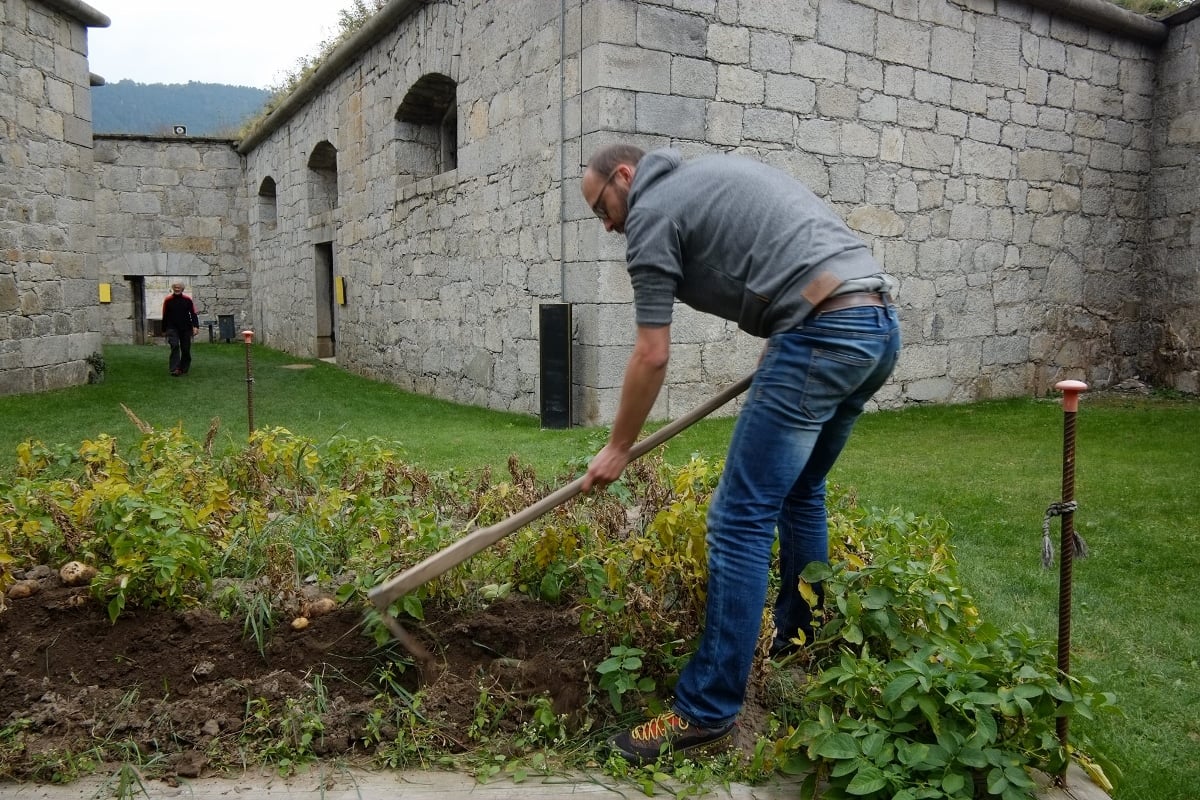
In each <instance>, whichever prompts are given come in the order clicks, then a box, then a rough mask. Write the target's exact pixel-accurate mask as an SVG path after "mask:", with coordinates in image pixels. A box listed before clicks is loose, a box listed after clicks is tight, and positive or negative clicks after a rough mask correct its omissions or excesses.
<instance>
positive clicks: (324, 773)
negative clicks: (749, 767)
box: [0, 766, 1108, 800]
mask: <svg viewBox="0 0 1200 800" xmlns="http://www.w3.org/2000/svg"><path fill="white" fill-rule="evenodd" d="M115 789H116V786H115V784H114V782H113V781H112V779H102V778H97V777H90V778H85V779H83V780H80V781H76V782H75V783H72V784H69V785H67V786H47V785H41V784H20V783H4V782H0V798H3V799H4V800H106V798H110V797H114V796H115V794H116V791H115ZM798 789H799V783H798V782H797V781H791V780H787V781H782V780H781V781H778V782H775V783H772V784H770V785H767V786H743V785H740V784H734V785H732V786H730V787H729V789H728V791H726V790H724V789H718V790H715V791H713V792H710V793H708V794H706V795H703V796H702V800H703V798H726V800H785V798H786V800H795V798H796V797H797V796H798ZM658 796H660V797H670V796H671V795H670V792H669V791H667V790H666V789H665V788H664V789H663V791H661V792H660V793H659V794H658ZM139 797H144V798H145V800H175V798H179V799H180V800H457V799H458V798H464V799H465V798H471V800H543V799H544V800H550V798H558V797H570V798H587V797H596V798H600V797H604V798H629V800H633V799H634V798H640V797H645V795H644V794H643V793H642V791H641V789H640V788H639V787H636V786H631V785H628V784H625V785H618V784H616V783H613V782H612V781H611V780H610V779H608V778H605V777H603V776H596V777H589V776H584V775H573V776H567V775H564V776H561V777H552V778H530V779H528V780H526V781H524V782H522V783H513V782H512V781H509V780H495V781H492V782H491V783H486V784H480V783H477V782H476V781H475V779H474V778H472V777H471V776H470V775H463V774H461V773H456V772H421V771H403V772H392V771H384V772H366V771H363V770H357V769H353V770H347V769H335V768H332V767H329V766H326V767H324V768H315V769H313V770H311V771H309V772H307V773H305V774H304V775H301V776H297V777H292V778H280V777H279V776H277V775H264V774H257V773H246V774H244V775H241V776H239V777H236V778H202V779H199V780H192V781H184V782H181V783H180V784H179V785H178V786H168V785H167V784H164V783H161V782H159V781H148V782H147V783H146V784H145V794H144V795H143V794H142V792H141V791H137V790H136V787H135V791H134V792H133V793H132V794H130V795H129V798H130V800H137V798H139ZM1038 797H1039V800H1108V795H1106V794H1105V793H1104V792H1102V791H1101V790H1100V789H1098V788H1097V787H1096V786H1095V785H1094V784H1092V783H1091V782H1090V781H1089V780H1088V778H1087V775H1086V774H1085V773H1084V772H1083V771H1082V770H1079V769H1076V768H1072V770H1071V773H1070V774H1069V775H1068V789H1066V790H1063V789H1056V788H1053V787H1051V786H1049V782H1048V781H1045V782H1044V785H1043V788H1042V790H1041V791H1040V792H1039V793H1038Z"/></svg>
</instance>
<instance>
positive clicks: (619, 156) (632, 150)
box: [587, 144, 646, 175]
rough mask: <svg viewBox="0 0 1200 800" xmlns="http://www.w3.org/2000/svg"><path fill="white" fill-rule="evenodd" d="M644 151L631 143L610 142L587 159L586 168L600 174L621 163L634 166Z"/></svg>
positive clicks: (606, 172) (604, 173)
mask: <svg viewBox="0 0 1200 800" xmlns="http://www.w3.org/2000/svg"><path fill="white" fill-rule="evenodd" d="M644 155H646V151H645V150H643V149H642V148H640V147H638V146H637V145H632V144H610V145H605V146H604V147H601V148H600V149H599V150H597V151H596V152H595V153H592V157H591V158H589V159H588V163H587V168H588V169H590V170H592V171H593V172H596V173H598V174H600V175H608V174H609V173H611V172H612V171H613V170H614V169H616V168H617V167H618V166H620V165H621V164H628V165H629V166H631V167H636V166H637V164H638V162H639V161H641V160H642V156H644Z"/></svg>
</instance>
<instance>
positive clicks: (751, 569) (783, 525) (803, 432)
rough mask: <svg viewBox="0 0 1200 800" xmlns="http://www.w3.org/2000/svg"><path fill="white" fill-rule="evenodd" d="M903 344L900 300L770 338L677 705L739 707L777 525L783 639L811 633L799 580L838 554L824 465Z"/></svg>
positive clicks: (719, 500)
mask: <svg viewBox="0 0 1200 800" xmlns="http://www.w3.org/2000/svg"><path fill="white" fill-rule="evenodd" d="M899 350H900V330H899V325H898V322H897V317H896V311H895V308H893V307H888V308H883V307H877V306H858V307H854V308H847V309H843V310H839V311H833V312H830V313H827V314H818V315H816V316H814V317H810V318H809V319H808V320H806V321H805V322H804V324H803V325H801V326H800V327H798V328H795V329H793V330H790V331H787V332H786V333H779V334H775V335H774V336H772V337H771V338H770V339H768V340H767V349H766V352H765V353H764V355H763V359H762V362H761V363H760V364H759V367H758V371H757V372H756V374H755V376H754V382H753V384H752V385H751V387H750V393H749V396H748V399H747V400H746V404H745V406H744V407H743V408H742V411H741V413H740V414H739V416H738V420H737V424H736V426H735V427H734V431H733V439H732V441H731V442H730V445H729V454H728V457H727V458H726V461H725V471H724V473H723V474H722V475H721V481H720V483H719V484H718V486H717V491H716V494H715V495H714V497H713V500H712V504H711V505H710V506H709V510H708V536H707V541H708V595H707V606H706V611H705V621H704V633H703V635H702V636H701V639H700V646H699V649H698V650H697V651H696V653H695V655H694V656H692V659H691V660H690V661H689V662H688V664H687V666H686V667H684V669H683V672H682V673H681V674H680V676H679V682H678V683H677V684H676V686H675V701H674V704H673V706H674V709H675V711H676V712H677V713H679V714H680V715H681V716H683V717H684V718H685V719H687V720H689V721H690V722H692V723H694V724H697V725H700V726H703V727H718V726H721V725H725V724H727V723H730V722H732V721H733V720H734V718H735V717H736V716H737V714H738V711H740V710H741V707H742V702H743V700H744V698H745V692H746V680H747V679H748V677H749V674H750V667H751V665H752V663H753V661H754V651H755V646H756V645H757V643H758V633H759V628H760V627H761V621H762V609H763V604H764V603H765V602H766V598H767V573H768V571H769V570H770V563H771V549H772V546H773V544H774V542H775V536H776V530H778V535H779V551H780V559H779V561H780V579H781V584H780V591H779V598H778V600H777V602H776V604H775V627H776V629H777V631H778V633H777V638H776V642H775V644H776V646H779V645H782V644H785V643H786V642H787V641H788V639H790V638H791V637H793V636H795V635H796V631H797V630H803V631H804V632H805V635H806V637H807V638H808V639H809V640H811V638H812V631H811V624H812V614H811V611H810V609H809V607H808V604H807V603H806V602H805V601H804V600H803V598H802V597H801V596H800V592H799V589H798V588H797V587H798V583H799V578H800V573H801V572H802V571H803V570H804V568H805V566H807V565H808V564H809V563H810V562H813V561H828V560H829V527H828V522H827V520H826V516H825V476H826V475H827V474H828V473H829V470H830V468H832V467H833V463H834V461H836V460H837V457H838V455H839V454H840V453H841V452H842V448H843V447H844V446H845V444H846V440H847V439H848V438H849V437H850V430H851V428H853V427H854V422H855V420H856V419H858V416H859V414H861V413H862V410H863V406H864V405H865V404H866V402H867V400H869V399H870V398H871V396H872V395H873V394H875V392H876V391H878V389H879V387H880V386H882V385H883V383H884V382H885V381H886V380H887V379H888V376H889V375H891V373H892V369H893V367H894V366H895V364H896V358H897V356H898V354H899Z"/></svg>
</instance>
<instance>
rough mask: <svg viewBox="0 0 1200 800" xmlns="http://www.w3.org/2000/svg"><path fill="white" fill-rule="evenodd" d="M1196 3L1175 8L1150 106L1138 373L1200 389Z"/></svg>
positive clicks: (1199, 39) (1199, 32)
mask: <svg viewBox="0 0 1200 800" xmlns="http://www.w3.org/2000/svg"><path fill="white" fill-rule="evenodd" d="M1198 17H1200V7H1196V6H1193V7H1192V8H1190V9H1188V10H1187V11H1185V12H1181V13H1180V14H1179V19H1178V20H1177V22H1178V24H1176V25H1173V26H1172V29H1171V38H1170V40H1169V41H1168V42H1167V45H1166V47H1165V48H1164V51H1163V56H1162V61H1161V64H1160V66H1159V73H1158V86H1159V89H1158V96H1157V98H1156V106H1155V112H1156V113H1155V122H1154V142H1155V148H1154V152H1155V158H1154V170H1153V173H1152V174H1153V179H1152V181H1151V192H1150V198H1151V200H1150V205H1151V207H1150V214H1151V225H1150V239H1149V243H1148V246H1147V248H1146V253H1147V259H1146V263H1145V270H1144V271H1145V285H1144V291H1143V308H1142V317H1141V319H1142V323H1143V341H1145V342H1147V343H1148V344H1149V345H1152V346H1148V347H1147V348H1146V349H1145V351H1144V352H1143V357H1142V359H1141V360H1140V362H1139V368H1140V370H1141V373H1142V375H1143V376H1145V377H1146V378H1148V379H1149V380H1150V381H1151V382H1153V383H1154V384H1156V385H1160V386H1167V387H1171V388H1175V389H1178V390H1181V391H1185V392H1191V393H1197V392H1200V19H1198Z"/></svg>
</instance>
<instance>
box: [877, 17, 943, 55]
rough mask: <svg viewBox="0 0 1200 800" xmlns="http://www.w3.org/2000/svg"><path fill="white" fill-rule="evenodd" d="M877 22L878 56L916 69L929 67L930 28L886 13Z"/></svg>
mask: <svg viewBox="0 0 1200 800" xmlns="http://www.w3.org/2000/svg"><path fill="white" fill-rule="evenodd" d="M876 24H877V27H878V31H879V37H878V46H877V47H876V48H875V55H876V57H878V58H880V59H882V60H883V61H890V62H893V63H897V64H907V65H908V66H910V67H914V68H916V69H928V68H929V47H930V38H931V37H930V33H929V30H928V29H926V28H925V27H924V26H923V25H920V24H918V23H914V22H909V21H907V20H901V19H896V18H894V17H890V16H888V15H886V14H882V15H880V16H879V18H878V20H877V22H876Z"/></svg>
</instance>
